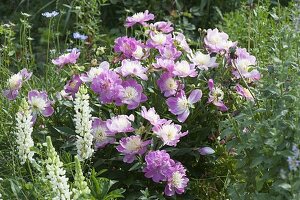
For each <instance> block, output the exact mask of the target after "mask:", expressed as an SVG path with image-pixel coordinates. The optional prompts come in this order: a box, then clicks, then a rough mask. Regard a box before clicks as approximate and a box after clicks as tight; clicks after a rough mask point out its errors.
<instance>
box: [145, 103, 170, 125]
mask: <svg viewBox="0 0 300 200" xmlns="http://www.w3.org/2000/svg"><path fill="white" fill-rule="evenodd" d="M141 116H142V117H143V118H144V119H146V120H148V121H149V122H150V124H152V125H153V126H160V125H162V124H164V123H165V122H166V121H167V120H166V119H160V117H159V115H158V114H157V113H156V111H155V109H154V108H153V107H152V108H150V109H149V110H147V109H146V107H144V106H142V111H141Z"/></svg>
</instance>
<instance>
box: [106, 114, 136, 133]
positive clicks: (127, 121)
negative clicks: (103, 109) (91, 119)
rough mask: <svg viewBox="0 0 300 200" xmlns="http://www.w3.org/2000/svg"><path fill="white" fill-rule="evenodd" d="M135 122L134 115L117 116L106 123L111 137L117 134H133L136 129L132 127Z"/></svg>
mask: <svg viewBox="0 0 300 200" xmlns="http://www.w3.org/2000/svg"><path fill="white" fill-rule="evenodd" d="M133 121H134V115H129V116H127V115H117V116H115V117H112V118H111V119H108V120H107V121H106V126H107V129H108V134H109V135H115V134H117V133H127V132H133V131H134V128H133V127H132V126H131V122H133Z"/></svg>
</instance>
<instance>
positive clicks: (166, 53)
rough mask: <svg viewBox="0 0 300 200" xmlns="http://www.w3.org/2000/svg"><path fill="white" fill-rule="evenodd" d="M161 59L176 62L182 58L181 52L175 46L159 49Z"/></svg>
mask: <svg viewBox="0 0 300 200" xmlns="http://www.w3.org/2000/svg"><path fill="white" fill-rule="evenodd" d="M159 53H160V55H161V56H160V57H161V58H162V59H167V60H176V59H177V58H179V57H180V56H181V51H178V50H177V49H176V47H174V46H173V45H168V46H165V47H161V48H159Z"/></svg>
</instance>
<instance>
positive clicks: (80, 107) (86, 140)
mask: <svg viewBox="0 0 300 200" xmlns="http://www.w3.org/2000/svg"><path fill="white" fill-rule="evenodd" d="M89 98H90V96H89V94H87V89H86V88H84V87H83V86H81V87H80V88H79V91H78V92H77V93H76V94H75V101H74V110H75V117H74V123H75V132H76V133H77V134H78V135H77V141H76V147H77V154H78V158H79V160H81V161H82V160H85V159H88V158H90V157H91V156H92V155H93V153H94V149H93V147H92V145H93V135H92V134H91V130H92V115H91V108H90V106H89Z"/></svg>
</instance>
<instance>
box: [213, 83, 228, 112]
mask: <svg viewBox="0 0 300 200" xmlns="http://www.w3.org/2000/svg"><path fill="white" fill-rule="evenodd" d="M208 88H209V90H210V92H209V94H208V95H209V98H208V103H213V104H214V105H215V106H217V107H218V109H219V110H220V111H227V110H228V108H227V107H226V106H225V104H224V103H223V98H224V92H223V91H222V90H221V89H220V88H219V87H215V85H214V81H213V80H212V79H209V80H208Z"/></svg>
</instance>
